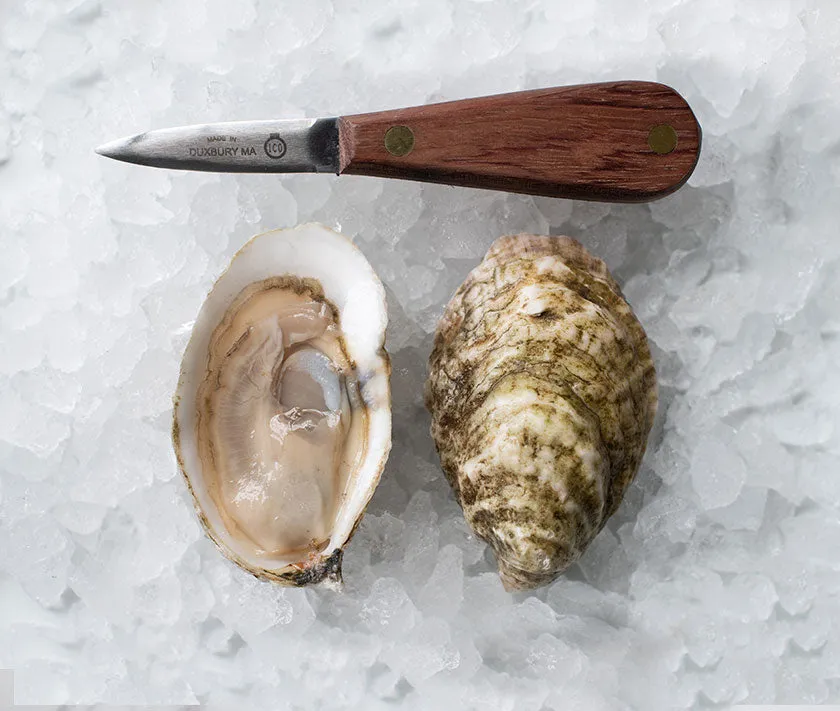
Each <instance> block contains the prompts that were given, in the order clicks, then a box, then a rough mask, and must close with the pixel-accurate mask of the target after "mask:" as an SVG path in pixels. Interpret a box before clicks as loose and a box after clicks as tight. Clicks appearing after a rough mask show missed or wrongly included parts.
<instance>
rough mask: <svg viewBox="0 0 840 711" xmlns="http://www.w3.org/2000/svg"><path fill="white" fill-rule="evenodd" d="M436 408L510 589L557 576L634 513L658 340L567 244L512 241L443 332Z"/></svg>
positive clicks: (467, 498) (466, 293) (505, 242)
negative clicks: (616, 515)
mask: <svg viewBox="0 0 840 711" xmlns="http://www.w3.org/2000/svg"><path fill="white" fill-rule="evenodd" d="M426 404H427V406H428V408H429V410H430V411H431V413H432V436H433V437H434V440H435V444H436V445H437V449H438V453H439V454H440V459H441V464H442V466H443V469H444V471H445V473H446V475H447V478H448V480H449V483H450V484H451V486H452V488H453V490H454V492H455V495H456V497H457V498H458V501H459V502H460V504H461V506H462V508H463V510H464V515H465V517H466V519H467V522H468V523H469V524H470V526H471V527H472V528H473V530H474V531H475V532H476V534H477V535H478V536H480V537H481V538H483V539H484V540H486V541H487V542H488V543H489V544H490V545H491V546H492V548H493V549H494V551H495V553H496V558H497V560H498V564H499V573H500V575H501V577H502V582H503V583H504V585H505V587H506V588H507V589H509V590H513V589H523V588H533V587H537V586H539V585H544V584H546V583H548V582H550V581H551V580H553V579H554V578H556V577H557V576H558V575H559V574H560V573H561V572H562V571H563V570H565V569H566V568H567V567H568V566H569V565H571V564H572V563H573V562H574V561H575V560H576V559H577V558H578V557H579V556H580V555H581V553H582V552H583V551H584V549H585V548H586V546H587V545H588V544H589V543H590V542H591V541H592V539H593V538H594V537H595V535H596V534H597V533H598V531H600V530H601V528H602V527H603V526H604V524H605V523H606V521H607V519H608V517H609V516H610V515H612V514H613V512H615V510H616V509H617V508H618V506H619V504H620V503H621V500H622V497H623V495H624V491H625V489H626V488H627V486H628V484H629V483H630V482H631V481H632V479H633V478H634V476H635V474H636V470H637V469H638V467H639V463H640V462H641V459H642V456H643V455H644V452H645V448H646V443H647V438H648V434H649V432H650V428H651V426H652V424H653V419H654V415H655V413H656V405H657V387H656V375H655V372H654V367H653V361H652V360H651V356H650V351H649V349H648V345H647V339H646V337H645V333H644V331H643V330H642V327H641V325H640V324H639V322H638V321H637V320H636V317H635V316H634V315H633V313H632V311H631V310H630V307H629V305H628V304H627V302H626V301H625V300H624V298H623V296H622V294H621V291H620V289H619V287H618V285H617V284H616V283H615V281H614V280H613V279H612V277H611V276H610V274H609V273H608V271H607V268H606V266H605V265H604V263H603V262H602V261H601V260H599V259H596V258H594V257H593V256H591V255H590V254H589V253H588V252H587V251H586V250H585V249H584V248H583V247H582V246H581V245H580V244H578V243H577V242H576V241H575V240H572V239H570V238H568V237H538V236H534V235H517V236H510V237H503V238H501V239H499V240H497V241H496V243H495V244H494V245H493V246H492V247H491V248H490V251H489V252H488V253H487V255H486V257H485V258H484V261H483V262H482V263H481V264H479V265H478V267H476V268H475V269H474V270H473V271H472V273H471V274H470V275H469V276H468V277H467V279H466V281H465V282H464V284H462V286H461V287H460V288H459V289H458V291H457V292H456V293H455V295H454V296H453V298H452V300H451V301H450V303H449V305H448V306H447V308H446V311H445V313H444V315H443V318H442V320H441V322H440V324H439V326H438V331H437V334H436V337H435V344H434V349H433V351H432V355H431V359H430V375H429V380H428V382H427V386H426Z"/></svg>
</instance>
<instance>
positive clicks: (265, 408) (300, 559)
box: [173, 224, 391, 586]
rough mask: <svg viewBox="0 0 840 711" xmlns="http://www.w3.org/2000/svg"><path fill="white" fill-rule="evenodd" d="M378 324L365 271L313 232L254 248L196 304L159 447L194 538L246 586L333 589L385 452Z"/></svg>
mask: <svg viewBox="0 0 840 711" xmlns="http://www.w3.org/2000/svg"><path fill="white" fill-rule="evenodd" d="M386 324H387V310H386V303H385V292H384V289H383V287H382V284H381V282H380V281H379V279H378V277H377V276H376V274H375V273H374V271H373V269H372V268H371V266H370V264H369V263H368V262H367V260H366V259H365V257H364V256H363V255H362V253H361V252H359V250H358V249H357V248H356V247H355V246H353V244H352V243H351V242H350V241H349V240H347V239H346V238H344V237H343V236H341V235H340V234H338V233H336V232H333V231H331V230H329V229H327V228H326V227H323V226H321V225H318V224H307V225H302V226H300V227H297V228H295V229H289V230H275V231H273V232H267V233H265V234H261V235H258V236H257V237H254V238H253V239H252V240H251V241H250V242H248V243H247V244H246V245H245V246H244V247H243V248H242V249H241V250H240V251H239V252H238V253H237V254H236V256H235V257H234V258H233V260H232V261H231V263H230V265H229V267H228V269H227V270H226V271H225V273H224V274H222V276H221V277H220V278H219V279H218V281H217V282H216V283H215V285H214V286H213V289H212V290H211V291H210V293H209V294H208V296H207V299H206V300H205V302H204V304H203V305H202V307H201V310H200V312H199V315H198V318H197V320H196V322H195V326H194V328H193V333H192V337H191V338H190V341H189V344H188V346H187V348H186V350H185V353H184V357H183V361H182V366H181V376H180V380H179V383H178V389H177V392H176V396H175V411H174V423H173V442H174V446H175V451H176V454H177V457H178V463H179V465H180V468H181V472H182V474H183V476H184V479H185V481H186V483H187V486H188V487H189V490H190V492H191V494H192V496H193V501H194V504H195V509H196V511H197V513H198V517H199V519H200V521H201V524H202V525H203V527H204V529H205V531H206V532H207V534H208V535H209V536H210V538H211V539H212V540H213V541H214V543H215V544H216V545H217V546H218V548H219V549H220V550H221V552H222V553H223V554H224V555H225V556H227V557H228V558H229V559H230V560H232V561H233V562H235V563H236V564H238V565H240V566H241V567H243V568H245V569H246V570H248V571H249V572H251V573H253V574H254V575H256V576H257V577H259V578H263V579H267V580H271V581H274V582H278V583H280V584H284V585H295V586H300V585H306V584H309V583H317V582H320V581H322V580H326V581H333V582H335V583H338V582H339V581H340V579H341V561H342V555H343V550H344V547H345V545H346V544H347V542H348V541H349V539H350V537H351V536H352V534H353V531H354V530H355V527H356V526H357V524H358V523H359V521H360V520H361V517H362V515H363V513H364V510H365V508H366V506H367V504H368V501H369V500H370V498H371V496H372V495H373V492H374V489H375V488H376V486H377V484H378V482H379V478H380V475H381V473H382V470H383V468H384V466H385V462H386V460H387V457H388V453H389V451H390V447H391V405H390V386H389V376H390V364H389V360H388V355H387V353H386V352H385V348H384V339H385V327H386Z"/></svg>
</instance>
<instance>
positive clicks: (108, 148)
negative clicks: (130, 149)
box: [93, 139, 125, 160]
mask: <svg viewBox="0 0 840 711" xmlns="http://www.w3.org/2000/svg"><path fill="white" fill-rule="evenodd" d="M124 145H125V141H124V140H122V139H118V140H116V141H108V142H107V143H103V144H102V145H101V146H97V147H96V148H94V149H93V150H94V151H95V152H96V153H98V154H99V155H101V156H105V157H106V158H115V159H117V160H119V159H120V157H121V154H122V147H123V146H124Z"/></svg>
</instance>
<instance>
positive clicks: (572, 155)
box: [97, 81, 701, 202]
mask: <svg viewBox="0 0 840 711" xmlns="http://www.w3.org/2000/svg"><path fill="white" fill-rule="evenodd" d="M700 143H701V130H700V125H699V124H698V122H697V119H696V118H695V116H694V113H693V112H692V110H691V108H690V107H689V105H688V104H687V103H686V101H685V99H683V97H682V96H680V95H679V94H678V93H677V92H676V91H675V90H674V89H672V88H670V87H668V86H665V85H663V84H658V83H654V82H640V81H623V82H608V83H600V84H583V85H576V86H565V87H555V88H550V89H534V90H530V91H520V92H515V93H509V94H497V95H494V96H486V97H481V98H474V99H464V100H459V101H448V102H445V103H439V104H430V105H427V106H416V107H412V108H405V109H397V110H392V111H380V112H377V113H368V114H356V115H352V116H340V117H331V118H318V119H285V120H283V119H280V120H267V121H237V122H226V123H215V124H200V125H194V126H182V127H178V128H165V129H160V130H154V131H148V132H146V133H141V134H138V135H136V136H131V137H128V138H123V139H119V140H116V141H112V142H111V143H106V144H105V145H103V146H100V147H99V148H98V149H97V152H98V153H100V154H101V155H104V156H107V157H109V158H114V159H116V160H121V161H126V162H129V163H137V164H140V165H148V166H154V167H157V168H174V169H181V170H204V171H215V172H237V173H335V174H338V175H342V174H349V175H369V176H377V177H384V178H399V179H404V180H419V181H423V182H430V183H445V184H449V185H457V186H463V187H472V188H485V189H491V190H505V191H508V192H516V193H527V194H532V195H543V196H549V197H562V198H575V199H581V200H599V201H610V202H644V201H648V200H655V199H657V198H660V197H663V196H665V195H668V194H670V193H672V192H673V191H675V190H676V189H677V188H679V187H680V186H681V185H683V184H684V183H685V182H686V180H688V178H689V176H690V175H691V173H692V171H693V170H694V167H695V166H696V165H697V160H698V157H699V153H700Z"/></svg>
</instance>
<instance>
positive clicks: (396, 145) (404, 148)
mask: <svg viewBox="0 0 840 711" xmlns="http://www.w3.org/2000/svg"><path fill="white" fill-rule="evenodd" d="M412 148H414V132H413V131H412V130H411V129H410V128H409V127H408V126H391V128H389V129H388V130H387V131H385V150H386V151H388V153H390V154H391V155H392V156H399V157H401V156H407V155H408V154H409V153H411V150H412Z"/></svg>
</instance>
